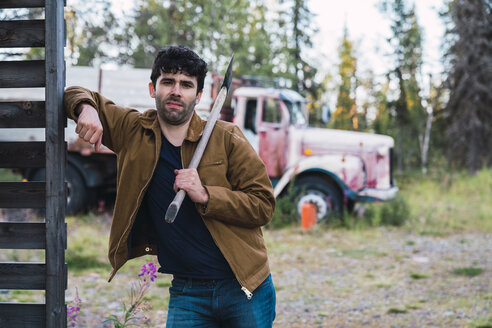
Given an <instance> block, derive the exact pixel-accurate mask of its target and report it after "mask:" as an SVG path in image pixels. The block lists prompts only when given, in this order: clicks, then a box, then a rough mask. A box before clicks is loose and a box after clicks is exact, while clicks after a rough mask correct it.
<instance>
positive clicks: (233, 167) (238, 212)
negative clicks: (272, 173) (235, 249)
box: [197, 126, 275, 228]
mask: <svg viewBox="0 0 492 328" xmlns="http://www.w3.org/2000/svg"><path fill="white" fill-rule="evenodd" d="M225 143H226V145H227V144H228V145H229V152H228V159H229V160H228V167H227V176H228V178H229V182H230V184H231V188H227V187H223V186H208V185H205V186H204V187H205V188H206V189H207V191H208V194H209V196H210V198H209V201H208V204H207V206H201V205H197V208H198V211H199V212H200V214H201V215H202V216H203V217H204V218H206V219H213V220H219V221H222V222H224V223H227V224H231V225H236V226H240V227H245V228H256V227H260V226H264V225H265V224H267V223H268V222H269V221H270V220H271V218H272V216H273V212H274V210H275V196H274V194H273V188H272V183H271V181H270V178H269V177H268V174H267V171H266V168H265V165H264V164H263V162H262V161H261V159H260V158H259V157H258V155H257V154H256V152H255V150H254V149H253V147H251V145H250V143H249V142H248V141H247V139H246V138H245V137H244V135H243V133H242V132H241V130H240V129H239V128H238V127H237V126H234V128H233V131H232V133H230V134H229V142H227V141H225Z"/></svg>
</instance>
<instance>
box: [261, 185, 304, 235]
mask: <svg viewBox="0 0 492 328" xmlns="http://www.w3.org/2000/svg"><path fill="white" fill-rule="evenodd" d="M296 205H297V195H296V192H295V190H294V183H293V182H291V183H290V185H289V187H288V189H287V192H286V193H284V194H283V195H281V196H279V197H278V198H277V204H276V206H275V212H274V213H273V217H272V220H271V221H270V223H269V224H268V225H267V226H266V227H267V228H272V229H278V228H283V227H286V226H289V225H292V224H294V223H295V222H298V221H299V214H298V212H297V206H296Z"/></svg>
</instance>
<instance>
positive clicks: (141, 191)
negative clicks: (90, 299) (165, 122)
mask: <svg viewBox="0 0 492 328" xmlns="http://www.w3.org/2000/svg"><path fill="white" fill-rule="evenodd" d="M154 135H155V133H154ZM156 140H157V136H156ZM157 148H158V147H157V144H156V160H155V162H154V167H153V168H152V174H151V175H150V178H149V179H148V180H147V182H146V183H145V185H144V187H143V188H142V189H141V190H140V194H138V197H137V206H136V207H135V209H134V210H133V213H132V215H131V216H130V221H129V222H128V225H127V226H126V229H125V231H124V232H123V234H122V235H121V238H120V240H119V241H118V246H116V250H115V252H114V263H115V264H116V254H118V249H119V248H120V244H121V241H122V240H123V236H124V235H125V234H126V232H127V231H128V229H129V228H130V226H131V223H132V221H133V217H134V216H135V215H136V212H137V210H138V209H139V207H140V205H141V203H142V201H141V200H140V197H141V196H142V193H143V192H144V191H145V190H147V186H148V185H149V183H150V181H151V180H152V177H153V176H154V171H155V168H156V167H157V163H158V162H159V153H158V152H157ZM159 152H160V150H159Z"/></svg>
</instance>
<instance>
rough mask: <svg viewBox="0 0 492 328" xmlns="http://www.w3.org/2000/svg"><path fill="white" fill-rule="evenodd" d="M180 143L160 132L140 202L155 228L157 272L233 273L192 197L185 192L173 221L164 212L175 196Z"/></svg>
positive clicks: (191, 274) (212, 275)
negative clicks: (153, 165)
mask: <svg viewBox="0 0 492 328" xmlns="http://www.w3.org/2000/svg"><path fill="white" fill-rule="evenodd" d="M181 168H182V165H181V147H175V146H173V145H172V144H171V143H170V142H169V141H168V140H167V139H166V137H164V135H162V147H161V151H160V155H159V161H158V162H157V167H156V169H155V172H154V176H153V177H152V180H151V182H150V185H149V188H148V189H147V193H146V195H145V198H144V201H143V204H142V206H147V209H148V213H149V215H150V216H151V217H152V220H153V222H154V225H155V228H156V230H157V236H158V243H157V246H158V247H157V257H158V259H159V264H160V265H161V268H160V269H159V272H163V273H170V274H173V275H176V276H182V277H188V278H202V279H226V278H232V277H234V274H233V272H232V270H231V268H230V266H229V264H228V263H227V261H226V259H225V258H224V255H222V253H221V251H220V250H219V248H218V247H217V245H216V244H215V242H214V240H213V238H212V235H211V234H210V232H209V231H208V229H207V227H206V226H205V223H204V222H203V219H202V217H201V216H200V214H199V213H198V211H197V209H196V207H195V204H194V203H193V201H192V200H191V199H190V198H189V197H188V196H186V197H185V199H184V201H183V204H182V205H181V208H180V210H179V212H178V214H177V216H176V220H175V221H174V223H171V224H169V223H166V222H165V220H164V215H165V213H166V210H167V208H168V206H169V204H170V203H171V202H172V200H173V199H174V196H175V192H174V190H173V185H174V180H175V178H176V175H175V174H174V170H175V169H181Z"/></svg>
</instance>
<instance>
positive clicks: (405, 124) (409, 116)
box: [380, 0, 427, 172]
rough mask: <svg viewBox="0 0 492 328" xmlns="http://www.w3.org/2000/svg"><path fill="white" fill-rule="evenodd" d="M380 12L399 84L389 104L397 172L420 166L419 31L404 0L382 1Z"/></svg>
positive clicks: (422, 129) (422, 122) (423, 117)
mask: <svg viewBox="0 0 492 328" xmlns="http://www.w3.org/2000/svg"><path fill="white" fill-rule="evenodd" d="M380 9H381V11H382V12H383V13H386V14H387V15H388V16H389V18H390V20H391V31H392V34H393V35H392V37H391V38H390V39H389V40H388V41H389V43H390V45H391V46H392V48H393V54H392V57H393V58H394V61H395V63H394V68H393V69H392V72H391V73H392V74H391V76H393V78H396V81H397V83H398V85H399V92H398V97H397V99H396V100H394V101H391V102H389V104H388V106H389V107H390V108H392V111H393V113H394V114H395V123H396V128H397V129H396V130H397V131H396V134H395V135H393V136H394V137H395V139H396V157H397V167H398V172H401V171H402V170H403V165H404V164H405V167H406V168H409V167H410V166H413V165H416V164H417V163H421V157H420V154H421V151H420V148H419V147H420V146H421V144H420V143H419V142H418V140H419V139H420V138H421V136H423V135H424V134H425V122H426V118H427V112H426V110H425V109H424V107H423V105H422V98H421V95H420V94H421V92H420V90H421V87H420V85H419V80H421V66H422V31H421V28H420V26H419V24H418V21H417V16H416V14H415V6H412V7H410V8H408V7H407V5H406V3H405V1H404V0H383V1H382V2H381V3H380Z"/></svg>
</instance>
